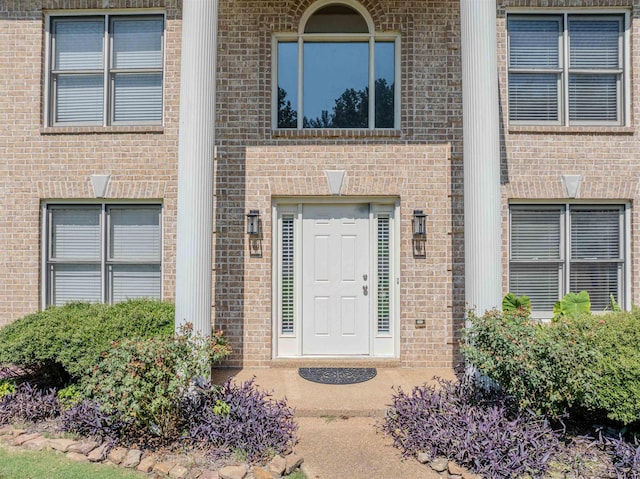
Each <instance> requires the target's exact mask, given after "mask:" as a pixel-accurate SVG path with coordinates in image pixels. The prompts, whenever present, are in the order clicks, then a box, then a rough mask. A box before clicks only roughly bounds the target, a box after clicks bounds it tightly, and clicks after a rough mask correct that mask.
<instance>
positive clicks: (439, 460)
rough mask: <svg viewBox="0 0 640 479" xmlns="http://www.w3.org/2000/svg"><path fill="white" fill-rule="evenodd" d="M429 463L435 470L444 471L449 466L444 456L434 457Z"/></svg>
mask: <svg viewBox="0 0 640 479" xmlns="http://www.w3.org/2000/svg"><path fill="white" fill-rule="evenodd" d="M429 465H430V466H431V469H433V470H434V471H436V472H444V471H446V470H447V468H448V466H449V461H448V460H447V458H446V457H436V458H435V459H434V460H433V461H431V463H430V464H429Z"/></svg>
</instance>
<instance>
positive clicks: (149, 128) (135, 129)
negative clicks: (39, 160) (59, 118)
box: [40, 125, 164, 135]
mask: <svg viewBox="0 0 640 479" xmlns="http://www.w3.org/2000/svg"><path fill="white" fill-rule="evenodd" d="M118 133H154V134H162V133H164V127H163V126H162V125H127V126H124V125H117V126H95V125H94V126H47V127H44V128H40V134H41V135H89V134H118Z"/></svg>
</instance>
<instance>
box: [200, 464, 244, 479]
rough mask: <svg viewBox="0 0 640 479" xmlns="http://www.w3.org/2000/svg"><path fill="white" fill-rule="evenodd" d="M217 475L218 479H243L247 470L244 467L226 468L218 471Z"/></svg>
mask: <svg viewBox="0 0 640 479" xmlns="http://www.w3.org/2000/svg"><path fill="white" fill-rule="evenodd" d="M218 475H219V476H220V479H244V478H245V477H246V475H247V469H246V468H245V467H244V466H226V467H223V468H222V469H220V470H219V471H218ZM200 477H202V476H200Z"/></svg>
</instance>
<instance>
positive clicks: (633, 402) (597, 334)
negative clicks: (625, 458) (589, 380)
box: [576, 311, 640, 424]
mask: <svg viewBox="0 0 640 479" xmlns="http://www.w3.org/2000/svg"><path fill="white" fill-rule="evenodd" d="M576 321H581V322H583V323H584V324H585V326H584V327H586V328H589V329H590V330H591V331H593V337H592V344H591V348H592V350H593V351H594V352H595V355H596V360H595V362H594V363H593V365H592V367H593V368H594V369H595V372H596V374H597V379H596V382H595V387H594V388H593V389H592V391H591V393H590V394H589V395H588V396H587V397H586V399H585V407H587V408H589V409H592V410H596V411H598V410H600V411H603V412H605V413H606V415H607V417H608V418H609V419H612V420H614V421H619V422H621V423H623V424H630V423H632V422H637V421H640V312H638V311H635V312H634V313H624V312H623V313H608V314H603V315H597V316H595V315H594V316H591V317H582V318H579V319H577V320H576Z"/></svg>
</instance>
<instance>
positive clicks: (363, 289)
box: [362, 284, 369, 296]
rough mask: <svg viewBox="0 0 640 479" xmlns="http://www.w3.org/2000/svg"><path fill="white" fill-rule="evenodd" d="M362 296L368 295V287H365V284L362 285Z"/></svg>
mask: <svg viewBox="0 0 640 479" xmlns="http://www.w3.org/2000/svg"><path fill="white" fill-rule="evenodd" d="M362 294H364V295H365V296H368V295H369V286H367V285H366V284H364V285H362Z"/></svg>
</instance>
